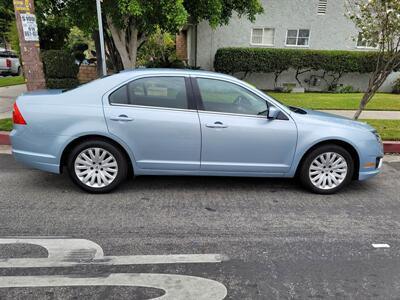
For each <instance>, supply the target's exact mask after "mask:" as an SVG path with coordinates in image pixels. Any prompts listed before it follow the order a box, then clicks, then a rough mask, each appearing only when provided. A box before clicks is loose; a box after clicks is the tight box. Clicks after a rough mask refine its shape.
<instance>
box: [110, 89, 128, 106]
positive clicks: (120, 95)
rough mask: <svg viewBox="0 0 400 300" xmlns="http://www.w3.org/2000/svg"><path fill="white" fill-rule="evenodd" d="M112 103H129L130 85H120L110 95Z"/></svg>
mask: <svg viewBox="0 0 400 300" xmlns="http://www.w3.org/2000/svg"><path fill="white" fill-rule="evenodd" d="M109 99H110V103H111V104H129V97H128V87H127V86H126V85H124V86H122V87H120V88H119V89H117V90H116V91H114V92H113V93H112V94H111V95H110V98H109Z"/></svg>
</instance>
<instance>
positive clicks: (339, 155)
mask: <svg viewBox="0 0 400 300" xmlns="http://www.w3.org/2000/svg"><path fill="white" fill-rule="evenodd" d="M353 172H354V162H353V159H352V157H351V155H350V154H349V152H348V151H347V150H345V149H344V148H342V147H340V146H337V145H324V146H321V147H318V148H316V149H314V150H313V151H311V153H309V154H308V155H307V157H306V158H305V160H304V162H303V164H302V166H301V170H300V180H301V182H302V183H303V185H304V186H305V187H307V188H308V189H310V190H312V191H313V192H316V193H319V194H333V193H335V192H337V191H339V190H340V189H342V188H343V187H344V186H345V185H346V184H348V183H349V182H350V181H351V178H352V177H353Z"/></svg>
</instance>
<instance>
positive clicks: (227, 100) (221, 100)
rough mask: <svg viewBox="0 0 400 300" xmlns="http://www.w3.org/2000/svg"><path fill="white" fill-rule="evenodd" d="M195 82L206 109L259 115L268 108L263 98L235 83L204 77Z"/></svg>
mask: <svg viewBox="0 0 400 300" xmlns="http://www.w3.org/2000/svg"><path fill="white" fill-rule="evenodd" d="M197 82H198V85H199V89H200V95H201V99H202V100H203V106H204V110H206V111H215V112H223V113H234V114H246V115H259V114H263V113H266V111H267V110H268V105H267V102H266V101H265V100H264V99H262V98H261V97H258V96H257V95H255V94H253V93H251V92H250V91H248V90H247V89H245V88H243V87H241V86H238V85H236V84H233V83H230V82H226V81H221V80H215V79H204V78H198V79H197Z"/></svg>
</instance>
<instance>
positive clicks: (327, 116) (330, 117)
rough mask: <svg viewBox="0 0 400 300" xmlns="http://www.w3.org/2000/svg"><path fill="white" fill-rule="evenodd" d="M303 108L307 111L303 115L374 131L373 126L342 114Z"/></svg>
mask: <svg viewBox="0 0 400 300" xmlns="http://www.w3.org/2000/svg"><path fill="white" fill-rule="evenodd" d="M303 110H304V111H305V112H307V114H306V115H305V116H306V117H309V118H313V119H316V120H320V121H324V122H330V123H333V124H336V125H337V124H341V125H345V126H351V127H356V128H359V129H365V130H368V131H375V128H373V127H372V126H370V125H368V124H367V123H364V122H359V121H355V120H353V119H350V118H347V117H342V116H338V115H335V114H330V113H325V112H321V111H316V110H312V109H303Z"/></svg>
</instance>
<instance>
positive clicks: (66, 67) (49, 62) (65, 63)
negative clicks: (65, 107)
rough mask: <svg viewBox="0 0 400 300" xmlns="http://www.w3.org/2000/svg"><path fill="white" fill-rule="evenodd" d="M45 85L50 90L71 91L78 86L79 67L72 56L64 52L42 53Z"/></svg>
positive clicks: (51, 51)
mask: <svg viewBox="0 0 400 300" xmlns="http://www.w3.org/2000/svg"><path fill="white" fill-rule="evenodd" d="M42 60H43V66H44V73H45V76H46V84H47V87H48V88H50V89H71V88H74V87H76V86H78V85H79V81H78V79H77V75H78V72H79V66H78V65H77V64H76V63H75V58H74V56H73V55H72V54H70V53H68V52H67V51H64V50H48V51H44V52H43V53H42Z"/></svg>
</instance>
